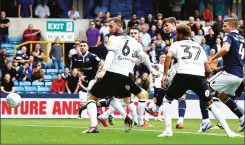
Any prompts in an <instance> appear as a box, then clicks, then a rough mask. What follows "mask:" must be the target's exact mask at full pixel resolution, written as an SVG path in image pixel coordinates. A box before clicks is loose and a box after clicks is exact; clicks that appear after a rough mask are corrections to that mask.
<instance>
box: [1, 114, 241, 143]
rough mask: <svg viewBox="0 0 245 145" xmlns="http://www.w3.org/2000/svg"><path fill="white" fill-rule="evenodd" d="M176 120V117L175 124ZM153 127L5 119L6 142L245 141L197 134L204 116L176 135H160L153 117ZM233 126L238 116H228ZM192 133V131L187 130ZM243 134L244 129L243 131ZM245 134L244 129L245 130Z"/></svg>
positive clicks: (234, 127)
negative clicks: (95, 127) (90, 130)
mask: <svg viewBox="0 0 245 145" xmlns="http://www.w3.org/2000/svg"><path fill="white" fill-rule="evenodd" d="M175 122H176V121H173V124H174V125H175ZM212 122H213V123H214V124H216V122H215V121H212ZM149 123H150V124H152V125H153V127H150V128H139V127H134V128H133V130H132V131H131V132H130V133H125V132H124V130H123V121H122V120H115V125H114V126H110V127H109V128H104V127H102V126H100V133H99V134H81V132H82V131H83V130H85V129H87V127H88V126H89V124H90V122H89V120H88V119H82V120H77V119H1V143H2V144H83V143H84V144H119V143H120V144H200V143H202V144H244V138H228V137H227V136H217V135H216V134H221V135H225V131H224V130H209V131H208V132H207V133H208V134H206V135H203V134H196V133H197V130H198V129H199V123H200V120H185V124H184V125H185V126H184V129H182V130H176V129H174V136H173V137H169V138H157V137H156V136H157V135H159V134H160V133H161V131H162V130H163V125H164V123H163V122H160V121H154V120H150V122H149ZM228 123H229V125H230V127H231V128H232V130H234V131H236V130H237V128H238V121H237V120H228ZM185 132H187V133H191V134H185ZM241 134H242V133H241ZM243 135H244V133H243Z"/></svg>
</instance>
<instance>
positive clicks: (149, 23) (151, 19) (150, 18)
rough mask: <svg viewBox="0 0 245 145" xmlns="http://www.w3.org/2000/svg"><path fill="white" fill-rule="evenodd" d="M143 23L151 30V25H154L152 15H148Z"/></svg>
mask: <svg viewBox="0 0 245 145" xmlns="http://www.w3.org/2000/svg"><path fill="white" fill-rule="evenodd" d="M145 22H146V23H147V24H148V25H149V28H151V27H152V25H156V22H155V21H154V19H153V16H152V13H148V15H147V19H146V20H145Z"/></svg>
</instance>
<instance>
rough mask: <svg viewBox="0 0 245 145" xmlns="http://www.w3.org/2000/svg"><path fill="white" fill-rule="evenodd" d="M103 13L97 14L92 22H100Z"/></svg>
mask: <svg viewBox="0 0 245 145" xmlns="http://www.w3.org/2000/svg"><path fill="white" fill-rule="evenodd" d="M103 17H104V16H103V13H102V12H101V11H100V12H98V14H97V15H96V17H95V19H94V20H97V19H98V20H99V21H100V22H101V21H102V20H103Z"/></svg>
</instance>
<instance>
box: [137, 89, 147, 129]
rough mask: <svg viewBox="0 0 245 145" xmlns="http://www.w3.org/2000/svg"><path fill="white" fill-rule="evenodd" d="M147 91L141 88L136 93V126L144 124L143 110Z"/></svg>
mask: <svg viewBox="0 0 245 145" xmlns="http://www.w3.org/2000/svg"><path fill="white" fill-rule="evenodd" d="M146 95H147V92H146V91H145V90H144V89H141V92H140V93H139V94H137V97H138V98H139V103H138V126H142V125H144V112H145V108H146V97H145V96H146Z"/></svg>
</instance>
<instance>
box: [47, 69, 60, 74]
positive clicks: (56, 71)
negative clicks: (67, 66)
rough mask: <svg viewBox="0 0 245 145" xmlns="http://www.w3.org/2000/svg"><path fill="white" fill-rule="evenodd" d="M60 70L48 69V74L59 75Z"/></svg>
mask: <svg viewBox="0 0 245 145" xmlns="http://www.w3.org/2000/svg"><path fill="white" fill-rule="evenodd" d="M57 73H58V70H57V69H47V75H55V76H56V75H57Z"/></svg>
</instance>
